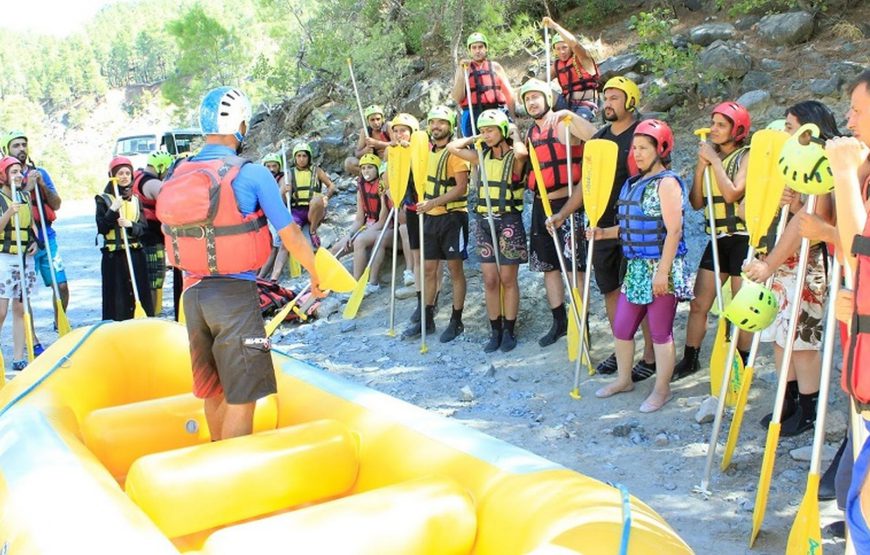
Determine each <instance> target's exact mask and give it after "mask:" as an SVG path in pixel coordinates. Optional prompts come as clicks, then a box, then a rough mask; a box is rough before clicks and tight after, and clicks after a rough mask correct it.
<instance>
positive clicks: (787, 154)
mask: <svg viewBox="0 0 870 555" xmlns="http://www.w3.org/2000/svg"><path fill="white" fill-rule="evenodd" d="M806 132H810V134H811V135H812V138H811V139H810V143H809V144H807V145H802V144H801V142H800V137H801V135H803V134H804V133H806ZM820 133H821V132H820V131H819V127H818V126H817V125H816V124H814V123H805V124H803V125H801V126H800V129H798V130H797V131H795V132H794V134H793V135H792V136H791V137H789V139H788V141H786V143H785V145H784V146H783V147H782V151H781V153H780V158H779V169H780V171H781V172H782V176H783V177H784V178H785V183H786V185H788V186H789V187H790V188H792V189H794V190H795V191H797V192H798V193H802V194H805V195H824V194H825V193H829V192H831V191H832V190H833V189H834V174H833V173H831V164H830V163H829V162H828V158H827V156H826V155H825V148H824V146H823V143H822V141H821V140H820V139H819V135H820Z"/></svg>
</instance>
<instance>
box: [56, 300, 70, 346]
mask: <svg viewBox="0 0 870 555" xmlns="http://www.w3.org/2000/svg"><path fill="white" fill-rule="evenodd" d="M54 309H55V311H56V312H57V334H58V335H59V336H61V337H63V336H64V335H66V334H68V333H69V332H70V331H72V327H70V325H69V319H68V318H67V317H66V311H65V310H64V309H63V303H61V301H60V299H55V300H54Z"/></svg>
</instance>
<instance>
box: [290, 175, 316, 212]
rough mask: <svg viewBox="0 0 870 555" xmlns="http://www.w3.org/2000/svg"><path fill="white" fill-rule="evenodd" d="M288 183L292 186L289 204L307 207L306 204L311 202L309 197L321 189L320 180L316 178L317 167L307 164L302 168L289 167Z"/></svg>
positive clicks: (294, 206) (295, 206)
mask: <svg viewBox="0 0 870 555" xmlns="http://www.w3.org/2000/svg"><path fill="white" fill-rule="evenodd" d="M290 185H291V186H292V187H293V194H292V196H291V199H290V206H291V207H293V208H308V205H309V204H311V198H312V197H313V196H314V194H315V193H319V192H320V189H321V187H320V180H318V179H317V168H316V167H311V166H309V167H308V168H307V169H304V170H300V169H297V168H293V169H291V170H290Z"/></svg>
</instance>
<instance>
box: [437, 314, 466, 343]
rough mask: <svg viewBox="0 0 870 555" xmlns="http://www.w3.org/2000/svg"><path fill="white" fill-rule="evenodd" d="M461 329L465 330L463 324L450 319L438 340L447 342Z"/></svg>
mask: <svg viewBox="0 0 870 555" xmlns="http://www.w3.org/2000/svg"><path fill="white" fill-rule="evenodd" d="M463 331H465V326H464V325H462V322H457V321H456V320H453V319H451V320H450V323H449V324H447V327H446V328H445V329H444V331H443V332H442V333H441V338H440V339H439V341H441V343H449V342H451V341H453V340H454V339H456V338H457V337H458V336H459V334H461V333H462V332H463Z"/></svg>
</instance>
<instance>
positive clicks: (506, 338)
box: [500, 330, 517, 353]
mask: <svg viewBox="0 0 870 555" xmlns="http://www.w3.org/2000/svg"><path fill="white" fill-rule="evenodd" d="M516 346H517V338H516V336H515V335H514V334H512V333H511V332H509V331H507V330H504V331H503V332H502V334H501V347H500V349H501V352H503V353H509V352H511V351H513V350H514V347H516Z"/></svg>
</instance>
